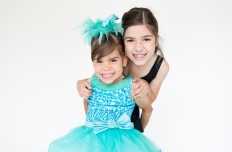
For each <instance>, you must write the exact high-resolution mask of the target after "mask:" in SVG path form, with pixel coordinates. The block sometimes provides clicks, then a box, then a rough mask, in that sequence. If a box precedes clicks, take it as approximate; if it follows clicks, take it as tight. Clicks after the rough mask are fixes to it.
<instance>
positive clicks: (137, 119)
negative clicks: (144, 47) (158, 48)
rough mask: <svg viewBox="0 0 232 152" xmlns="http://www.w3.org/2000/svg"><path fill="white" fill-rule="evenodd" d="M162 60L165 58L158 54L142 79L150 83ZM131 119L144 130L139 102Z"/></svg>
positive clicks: (135, 126)
mask: <svg viewBox="0 0 232 152" xmlns="http://www.w3.org/2000/svg"><path fill="white" fill-rule="evenodd" d="M162 62H163V58H162V57H161V56H159V55H158V56H157V58H156V60H155V63H154V64H153V66H152V68H151V70H150V71H149V73H148V74H147V75H146V76H144V77H142V78H141V79H143V80H145V81H147V82H148V83H150V82H151V81H152V80H153V79H154V78H155V77H156V75H157V73H158V71H159V68H160V65H161V63H162ZM131 121H132V122H133V123H134V128H135V129H137V130H139V131H140V132H144V130H143V127H142V124H141V121H140V111H139V107H138V106H137V104H135V108H134V111H133V113H132V115H131Z"/></svg>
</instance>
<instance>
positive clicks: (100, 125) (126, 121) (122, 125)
mask: <svg viewBox="0 0 232 152" xmlns="http://www.w3.org/2000/svg"><path fill="white" fill-rule="evenodd" d="M87 126H90V125H87ZM133 127H134V126H133V123H132V122H131V120H130V117H129V116H128V115H127V114H126V113H124V114H123V115H122V116H121V117H119V118H118V120H117V121H116V122H115V121H114V120H109V121H108V122H103V121H94V122H93V123H92V128H93V130H94V133H95V134H98V133H100V132H102V131H105V130H107V129H110V128H119V129H131V128H133Z"/></svg>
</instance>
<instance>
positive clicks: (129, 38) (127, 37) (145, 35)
mask: <svg viewBox="0 0 232 152" xmlns="http://www.w3.org/2000/svg"><path fill="white" fill-rule="evenodd" d="M143 37H153V35H144V36H142V38H143ZM124 39H134V37H130V36H128V37H125V38H124Z"/></svg>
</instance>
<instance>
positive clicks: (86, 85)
mask: <svg viewBox="0 0 232 152" xmlns="http://www.w3.org/2000/svg"><path fill="white" fill-rule="evenodd" d="M77 91H78V93H79V95H80V97H82V98H84V99H88V98H89V97H90V96H91V95H92V88H91V86H90V79H89V78H88V79H83V80H79V81H77Z"/></svg>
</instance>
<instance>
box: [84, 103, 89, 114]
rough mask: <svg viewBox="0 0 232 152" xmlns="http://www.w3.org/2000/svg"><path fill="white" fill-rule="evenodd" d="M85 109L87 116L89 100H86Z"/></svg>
mask: <svg viewBox="0 0 232 152" xmlns="http://www.w3.org/2000/svg"><path fill="white" fill-rule="evenodd" d="M84 109H85V114H86V113H87V111H88V100H86V99H84Z"/></svg>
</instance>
